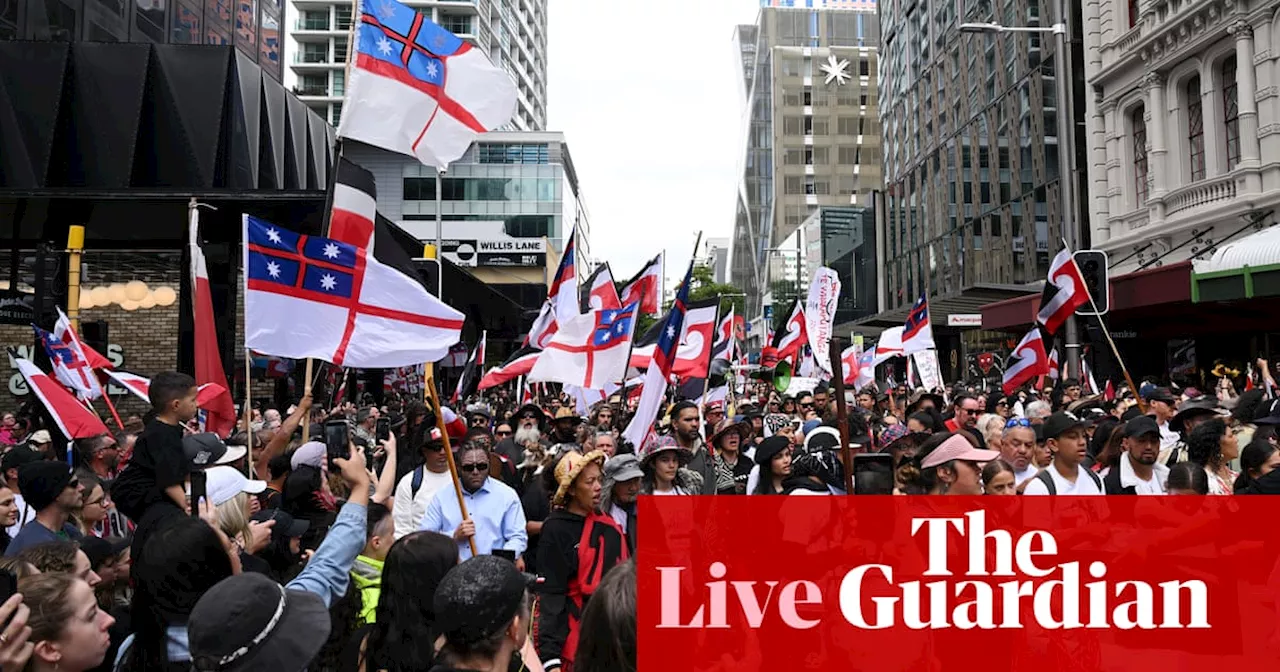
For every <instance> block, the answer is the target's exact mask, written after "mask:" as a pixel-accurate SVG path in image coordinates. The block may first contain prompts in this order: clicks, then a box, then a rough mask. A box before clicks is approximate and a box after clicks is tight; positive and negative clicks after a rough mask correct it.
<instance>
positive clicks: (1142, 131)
mask: <svg viewBox="0 0 1280 672" xmlns="http://www.w3.org/2000/svg"><path fill="white" fill-rule="evenodd" d="M1131 118H1132V120H1133V180H1134V183H1133V193H1134V195H1135V196H1137V201H1138V203H1137V204H1138V206H1139V207H1141V206H1143V205H1146V203H1147V119H1146V110H1145V109H1144V108H1143V107H1142V106H1141V105H1139V106H1138V108H1137V109H1136V110H1134V111H1133V114H1132V116H1131Z"/></svg>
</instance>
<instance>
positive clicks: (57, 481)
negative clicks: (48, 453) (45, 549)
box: [5, 460, 84, 556]
mask: <svg viewBox="0 0 1280 672" xmlns="http://www.w3.org/2000/svg"><path fill="white" fill-rule="evenodd" d="M18 483H19V485H20V487H21V488H22V492H23V493H24V494H25V496H26V498H27V504H29V505H30V506H31V508H33V509H35V510H36V515H35V519H34V520H32V521H31V522H29V523H27V524H26V525H24V526H23V528H22V531H21V532H19V533H18V536H16V537H14V538H13V541H11V542H9V548H7V549H5V555H6V556H11V555H17V554H18V553H19V552H20V551H22V549H24V548H26V547H28V546H34V545H36V544H39V543H43V542H46V541H61V540H65V539H73V540H74V539H79V538H80V537H81V534H80V530H77V529H76V527H75V525H72V524H71V523H70V522H68V521H69V519H70V518H71V512H72V511H74V510H75V509H76V507H78V506H80V502H81V497H82V496H83V494H84V493H83V488H81V487H80V482H79V481H78V480H77V479H76V475H75V472H74V471H72V469H71V465H68V464H66V463H64V462H51V461H47V460H41V461H39V462H32V463H30V464H26V465H23V467H22V468H21V469H19V470H18Z"/></svg>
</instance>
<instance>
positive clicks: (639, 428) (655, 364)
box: [622, 259, 693, 449]
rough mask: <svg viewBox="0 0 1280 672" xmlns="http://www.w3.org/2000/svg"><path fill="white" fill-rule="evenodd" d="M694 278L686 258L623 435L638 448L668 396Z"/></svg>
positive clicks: (651, 429) (691, 266)
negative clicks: (638, 396)
mask: <svg viewBox="0 0 1280 672" xmlns="http://www.w3.org/2000/svg"><path fill="white" fill-rule="evenodd" d="M692 280H693V260H692V259H690V260H689V268H688V269H687V270H685V272H684V281H683V282H681V283H680V287H679V289H677V290H676V298H675V301H674V302H672V304H671V310H670V311H669V312H668V313H667V319H666V321H665V322H664V324H663V327H662V332H661V334H660V335H659V336H658V342H657V343H656V344H655V345H654V349H653V358H652V360H651V361H650V362H649V368H648V369H646V370H645V374H644V388H643V390H642V392H641V393H640V401H639V403H637V404H636V413H635V415H634V416H632V418H631V422H630V423H629V424H628V425H627V428H626V430H625V431H623V433H622V435H623V438H625V439H626V440H627V441H629V442H630V443H631V445H632V446H635V447H636V449H639V448H640V447H641V446H643V445H644V440H645V438H647V437H648V436H649V434H650V433H651V432H652V431H653V421H654V420H656V419H657V418H658V410H659V408H660V407H661V406H662V400H663V398H664V397H666V395H667V376H669V375H671V369H672V367H673V366H675V359H676V351H677V350H678V349H679V343H680V334H681V333H682V332H683V330H684V317H685V311H686V307H687V306H688V304H689V284H690V283H691V281H692Z"/></svg>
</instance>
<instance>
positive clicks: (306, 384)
mask: <svg viewBox="0 0 1280 672" xmlns="http://www.w3.org/2000/svg"><path fill="white" fill-rule="evenodd" d="M315 361H316V360H314V359H312V358H310V357H308V358H307V373H306V376H307V377H306V378H305V379H304V380H303V388H302V396H304V397H305V396H308V395H310V394H311V371H312V369H314V368H315ZM310 440H311V423H310V422H304V423H302V442H303V443H306V442H307V441H310Z"/></svg>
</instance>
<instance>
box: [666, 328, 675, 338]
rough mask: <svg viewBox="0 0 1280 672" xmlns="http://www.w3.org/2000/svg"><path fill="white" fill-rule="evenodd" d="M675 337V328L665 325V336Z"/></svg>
mask: <svg viewBox="0 0 1280 672" xmlns="http://www.w3.org/2000/svg"><path fill="white" fill-rule="evenodd" d="M675 337H676V328H675V327H667V338H675Z"/></svg>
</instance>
